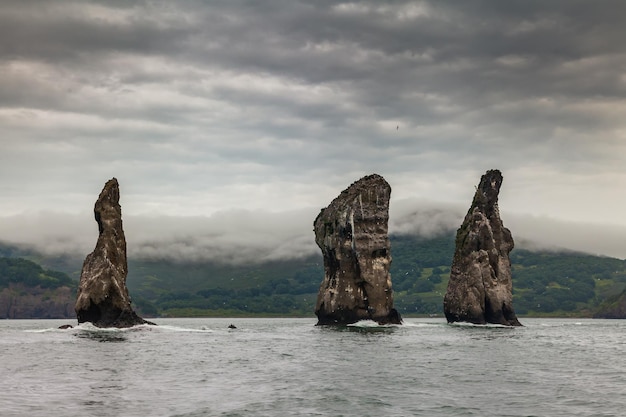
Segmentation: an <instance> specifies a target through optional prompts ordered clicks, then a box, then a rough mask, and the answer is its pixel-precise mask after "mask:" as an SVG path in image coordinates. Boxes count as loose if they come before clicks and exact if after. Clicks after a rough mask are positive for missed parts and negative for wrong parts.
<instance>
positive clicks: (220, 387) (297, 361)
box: [0, 318, 626, 417]
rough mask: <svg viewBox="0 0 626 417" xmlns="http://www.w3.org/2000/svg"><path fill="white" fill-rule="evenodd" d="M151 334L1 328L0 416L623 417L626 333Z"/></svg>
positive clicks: (218, 330)
mask: <svg viewBox="0 0 626 417" xmlns="http://www.w3.org/2000/svg"><path fill="white" fill-rule="evenodd" d="M156 321H157V323H158V324H159V326H158V327H148V326H147V327H143V326H141V327H137V328H133V329H127V330H99V329H96V328H93V327H90V326H86V327H84V326H80V327H79V328H74V329H69V330H58V329H57V327H58V326H59V325H61V324H65V323H68V321H57V320H1V321H0V416H3V417H6V416H81V417H82V416H187V417H192V416H194V417H200V416H429V417H433V416H546V417H556V416H567V417H573V416H586V417H589V416H624V415H626V321H621V320H615V321H608V320H580V319H574V320H560V319H526V320H523V324H524V325H525V327H522V328H503V327H480V326H469V325H461V326H456V325H454V326H453V325H448V324H446V323H445V322H444V321H443V320H441V319H407V320H406V321H405V322H406V324H405V325H403V326H396V327H379V326H375V325H372V324H369V323H364V324H361V325H359V326H355V327H347V328H342V329H335V328H323V327H315V326H314V324H315V319H314V318H311V319H160V320H156ZM230 323H233V324H234V325H236V326H237V329H233V330H231V329H228V325H229V324H230Z"/></svg>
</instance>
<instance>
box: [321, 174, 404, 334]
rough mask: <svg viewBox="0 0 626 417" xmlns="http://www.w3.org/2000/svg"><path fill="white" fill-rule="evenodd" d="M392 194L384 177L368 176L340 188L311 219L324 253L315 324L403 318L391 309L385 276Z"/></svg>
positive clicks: (386, 321) (393, 321) (388, 321)
mask: <svg viewBox="0 0 626 417" xmlns="http://www.w3.org/2000/svg"><path fill="white" fill-rule="evenodd" d="M390 194H391V187H390V186H389V184H388V183H387V181H385V179H384V178H383V177H381V176H380V175H376V174H374V175H369V176H367V177H363V178H361V179H360V180H359V181H357V182H355V183H354V184H352V185H351V186H350V187H348V188H347V189H346V190H344V191H343V192H342V193H341V194H340V195H339V197H337V198H335V199H334V200H333V201H332V202H331V203H330V205H329V206H328V207H326V208H325V209H322V211H321V212H320V214H319V215H318V216H317V218H316V219H315V222H314V228H315V243H317V246H319V247H320V249H321V250H322V254H323V255H324V280H323V281H322V284H321V286H320V290H319V294H318V296H317V304H316V307H315V314H316V315H317V317H318V323H317V324H318V325H323V324H350V323H355V322H357V321H359V320H374V321H376V322H378V323H381V324H400V323H401V322H402V320H401V318H400V314H399V313H398V312H397V311H396V310H395V309H394V308H393V293H392V289H391V275H390V274H389V266H390V264H391V253H390V244H389V237H388V236H387V228H388V226H387V223H388V221H389V196H390Z"/></svg>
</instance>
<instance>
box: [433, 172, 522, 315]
mask: <svg viewBox="0 0 626 417" xmlns="http://www.w3.org/2000/svg"><path fill="white" fill-rule="evenodd" d="M501 185H502V174H501V173H500V171H498V170H491V171H487V173H486V174H485V175H483V176H482V178H481V179H480V185H479V186H478V188H477V189H476V194H475V195H474V200H473V201H472V205H471V207H470V209H469V211H468V212H467V215H466V216H465V219H464V221H463V224H462V225H461V227H460V228H459V229H458V230H457V233H456V249H455V253H454V259H453V260H452V269H451V272H450V281H449V283H448V290H447V291H446V295H445V297H444V301H443V308H444V313H445V315H446V319H447V320H448V322H449V323H452V322H459V321H462V322H469V323H475V324H486V323H494V324H503V325H508V326H521V324H520V322H519V321H518V320H517V317H516V316H515V312H514V311H513V303H512V299H513V295H512V289H513V282H512V280H511V261H510V260H509V253H510V252H511V250H512V249H513V237H512V236H511V232H510V231H509V229H507V228H505V227H504V225H503V224H502V220H501V219H500V212H499V210H498V194H499V193H500V186H501Z"/></svg>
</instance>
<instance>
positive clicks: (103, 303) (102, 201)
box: [75, 178, 154, 327]
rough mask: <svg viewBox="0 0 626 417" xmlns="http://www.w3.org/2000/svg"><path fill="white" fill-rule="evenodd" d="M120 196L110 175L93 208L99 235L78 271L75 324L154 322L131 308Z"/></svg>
mask: <svg viewBox="0 0 626 417" xmlns="http://www.w3.org/2000/svg"><path fill="white" fill-rule="evenodd" d="M119 199H120V191H119V185H118V182H117V179H115V178H113V179H111V180H109V181H108V182H107V183H106V184H105V185H104V188H103V190H102V192H101V193H100V196H99V197H98V200H97V201H96V204H95V207H94V215H95V218H96V222H97V223H98V230H99V236H98V241H97V243H96V247H95V249H94V250H93V252H91V253H90V254H89V255H87V257H86V258H85V262H84V263H83V269H82V271H81V274H80V283H79V287H78V294H77V297H76V305H75V310H76V316H77V318H78V323H85V322H90V323H92V324H93V325H94V326H97V327H131V326H135V325H138V324H154V323H151V322H149V321H146V320H144V319H142V318H141V317H139V316H138V315H137V314H136V313H135V312H134V311H133V309H132V307H131V300H130V296H129V295H128V289H127V288H126V275H127V274H128V264H127V260H126V238H125V236H124V230H123V229H122V208H121V207H120V204H119Z"/></svg>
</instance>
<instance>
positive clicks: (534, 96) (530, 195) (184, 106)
mask: <svg viewBox="0 0 626 417" xmlns="http://www.w3.org/2000/svg"><path fill="white" fill-rule="evenodd" d="M625 21H626V2H623V1H617V0H616V1H593V2H592V1H576V0H562V1H550V2H546V1H532V0H523V1H521V0H520V1H514V0H511V1H500V0H491V1H478V0H463V1H445V0H444V1H442V0H436V1H435V0H433V1H423V2H419V1H415V2H405V1H387V2H380V1H371V2H370V1H356V2H351V3H342V2H332V1H308V0H307V1H304V0H303V1H296V0H269V1H237V0H223V1H179V2H174V1H169V0H163V1H149V2H140V1H133V2H127V1H111V0H106V1H101V2H98V1H84V0H80V1H79V0H76V1H69V0H55V1H43V0H41V1H25V0H13V1H12V0H3V1H2V2H1V3H0V144H1V152H0V240H3V241H7V242H18V243H39V244H41V245H44V247H45V248H46V249H47V250H48V251H55V250H57V251H61V250H75V251H79V252H80V251H85V250H86V251H90V250H91V248H92V247H93V245H94V244H95V236H97V227H96V225H95V222H94V220H93V214H92V212H91V210H92V208H93V204H94V202H95V199H96V198H97V196H98V194H99V192H100V190H101V189H102V187H103V186H104V183H105V182H106V181H107V180H108V179H109V178H111V177H116V178H117V179H118V180H119V182H120V187H121V193H122V200H121V204H122V208H123V213H124V221H125V227H126V234H127V238H128V240H129V250H130V251H131V254H132V253H133V251H135V253H142V254H149V253H150V251H151V250H152V251H154V252H155V254H159V251H160V252H166V253H170V254H178V253H179V252H177V251H176V250H175V248H178V249H180V256H188V257H191V258H193V257H194V256H197V257H200V258H202V257H206V256H208V257H211V256H215V255H207V252H211V251H213V252H212V253H214V254H215V253H219V254H220V255H219V256H233V257H235V258H236V257H238V256H241V257H245V256H250V257H255V256H256V257H258V256H261V257H264V258H272V257H279V256H283V255H284V254H287V253H289V252H294V253H295V254H297V253H300V252H302V253H309V252H311V251H315V250H317V249H316V247H315V244H314V241H313V234H312V222H313V219H314V218H315V215H316V214H317V212H318V211H319V209H320V208H321V207H324V206H326V205H328V204H329V203H330V201H331V200H332V199H333V198H334V197H336V196H337V195H338V194H339V192H340V191H341V190H343V189H345V188H346V187H347V186H348V185H349V184H350V183H352V182H353V181H355V180H357V179H358V178H360V177H362V176H364V175H367V174H371V173H378V174H380V175H382V176H384V177H385V179H387V181H388V182H389V183H390V184H391V186H392V189H393V191H392V203H391V212H392V231H395V232H421V233H433V232H434V231H435V230H436V229H437V228H439V226H442V225H445V227H451V228H456V227H458V224H457V223H459V222H460V220H461V218H462V216H463V214H464V211H465V210H467V207H469V204H470V202H471V199H472V196H473V193H474V185H476V184H478V182H479V179H480V176H481V175H482V174H483V173H484V172H485V171H486V170H488V169H491V168H498V169H500V170H501V171H502V173H503V175H504V183H503V187H502V191H501V195H500V209H501V212H502V216H503V220H504V223H505V226H507V227H509V228H510V229H511V231H512V233H513V236H514V238H516V237H518V238H519V239H518V240H519V241H521V240H524V239H531V240H533V241H536V242H538V243H543V244H546V245H548V246H549V245H556V246H564V247H571V248H573V249H583V250H588V251H591V252H594V253H603V254H607V255H612V256H618V257H620V258H626V215H625V214H626V193H624V188H625V185H626V163H625V162H626V161H625V160H624V159H625V156H626V98H625V97H626V43H625V40H626V24H624V22H625ZM131 231H132V235H131ZM165 242H168V245H169V246H167V245H165ZM133 245H134V246H133ZM139 248H141V250H140V249H139ZM165 248H167V249H165ZM230 248H238V249H237V252H236V253H234V254H233V252H230ZM251 248H252V249H251ZM227 252H230V255H222V254H224V253H227ZM162 254H163V253H161V255H162ZM238 254H239V255H238ZM246 254H247V255H246ZM173 256H178V255H173Z"/></svg>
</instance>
